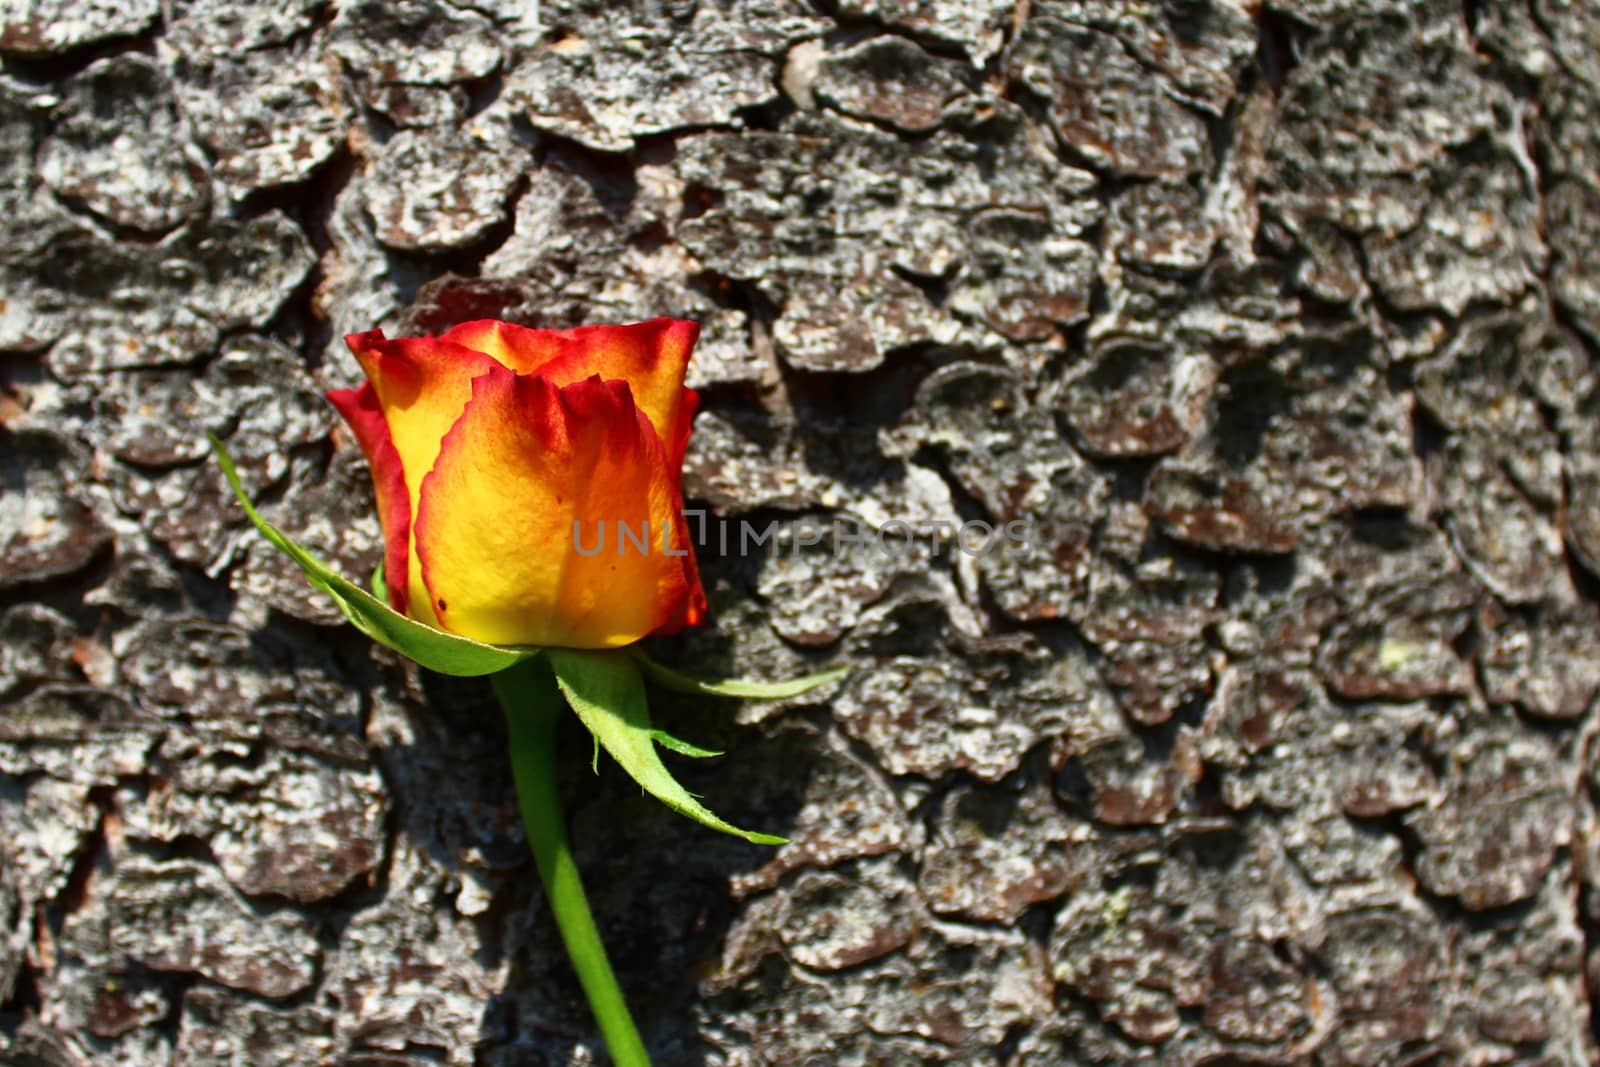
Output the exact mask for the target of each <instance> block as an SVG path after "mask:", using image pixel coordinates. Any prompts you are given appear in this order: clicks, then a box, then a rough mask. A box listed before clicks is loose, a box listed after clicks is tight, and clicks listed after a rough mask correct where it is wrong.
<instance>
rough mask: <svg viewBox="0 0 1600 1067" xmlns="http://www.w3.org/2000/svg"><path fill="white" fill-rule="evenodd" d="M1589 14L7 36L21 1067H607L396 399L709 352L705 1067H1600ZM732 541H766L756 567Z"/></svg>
mask: <svg viewBox="0 0 1600 1067" xmlns="http://www.w3.org/2000/svg"><path fill="white" fill-rule="evenodd" d="M1597 263H1600V8H1597V7H1596V5H1595V4H1593V3H1586V2H1584V0H1525V2H1524V0H1504V2H1501V0H1449V2H1444V0H1415V2H1412V0H1263V2H1260V3H1256V2H1251V0H1157V2H1147V0H1093V2H1090V0H1015V2H1012V0H1006V2H1001V0H815V2H814V3H808V2H806V0H698V2H697V0H630V2H627V3H612V2H609V0H544V3H543V4H542V6H541V8H540V9H539V10H538V11H535V10H534V9H533V8H532V6H531V5H529V4H526V3H524V2H523V0H475V2H470V3H469V2H467V0H460V2H458V3H452V2H450V0H355V2H351V3H340V4H336V5H330V4H328V3H325V2H323V0H283V2H281V3H276V4H272V5H263V6H259V7H258V6H256V5H254V4H244V3H238V4H234V3H229V2H227V0H170V2H166V3H158V2H157V0H115V2H112V0H92V2H85V0H70V2H69V0H0V1062H3V1063H7V1064H19V1065H28V1067H67V1065H91V1064H92V1065H106V1067H153V1065H158V1064H159V1065H168V1064H171V1065H182V1067H202V1065H212V1064H239V1065H249V1067H273V1065H278V1064H282V1065H306V1064H318V1063H328V1064H352V1065H355V1064H362V1065H369V1067H375V1065H379V1064H382V1065H396V1067H398V1065H417V1067H420V1065H424V1064H438V1063H446V1064H452V1065H467V1064H483V1065H488V1067H513V1065H519V1067H520V1065H541V1064H546V1065H552V1067H554V1065H581V1064H596V1063H600V1062H603V1061H604V1060H605V1057H604V1053H603V1050H602V1049H601V1048H600V1047H599V1045H598V1042H597V1038H596V1035H595V1032H594V1030H593V1028H592V1025H591V1022H590V1020H589V1018H588V1015H587V1012H586V1009H585V1007H584V1005H583V1003H582V1000H581V997H580V995H579V993H578V990H577V986H576V983H575V981H574V979H573V977H572V974H571V972H570V970H569V968H568V966H567V964H566V963H565V961H564V959H563V958H562V956H561V953H560V946H559V943H558V941H557V939H556V935H555V931H554V929H553V927H552V924H551V922H550V919H549V916H548V914H547V912H546V909H545V906H544V903H543V900H542V897H541V891H540V890H539V888H538V885H537V880H536V878H535V877H534V874H533V870H532V865H531V862H530V860H529V858H528V854H527V849H526V843H525V841H524V840H523V838H522V834H521V829H520V826H519V824H518V821H517V818H516V814H515V806H514V799H513V795H512V790H511V785H510V776H509V770H508V768H507V766H506V760H505V751H504V733H503V729H502V727H501V725H500V723H499V721H498V718H497V714H496V711H495V709H494V708H493V707H492V705H491V704H490V702H489V699H488V694H487V691H486V687H483V686H481V685H477V684H468V683H458V682H453V681H449V680H445V679H439V678H436V677H430V676H423V675H420V674H419V673H418V672H417V671H416V670H415V669H413V668H409V667H408V666H407V665H405V664H404V663H402V662H401V661H399V660H398V659H397V658H396V657H393V656H390V655H388V654H385V653H383V652H382V651H381V650H376V649H374V648H373V647H372V646H371V645H370V643H369V642H367V641H366V640H365V639H363V638H361V637H360V636H359V635H358V634H356V633H355V632H353V631H352V630H351V629H350V628H348V627H344V626H341V625H340V619H339V616H338V614H337V612H336V611H335V610H333V608H332V605H330V604H328V603H324V602H322V601H320V600H319V599H318V598H317V596H316V595H315V594H313V593H312V591H311V590H310V589H309V588H307V587H306V586H305V585H304V583H303V582H302V581H301V579H300V577H299V575H298V573H297V572H295V571H294V570H293V568H292V566H291V565H290V564H289V563H288V561H287V560H285V559H283V558H281V557H280V556H278V555H277V554H276V553H274V552H273V550H272V549H271V548H270V547H269V546H268V545H266V544H265V543H264V542H263V541H261V540H260V539H259V538H258V537H257V536H255V534H254V533H253V532H252V531H250V530H249V529H248V528H247V527H245V526H244V525H243V524H242V515H241V514H240V512H239V510H238V508H237V507H236V506H235V505H234V504H233V503H232V501H231V500H230V499H229V497H228V495H227V492H226V489H225V487H224V485H223V483H222V479H221V477H220V475H219V473H218V470H217V468H216V466H215V464H214V463H212V462H211V461H210V460H209V459H208V457H207V454H206V445H205V440H204V432H205V431H208V430H209V431H212V432H215V433H217V434H219V435H220V436H222V437H223V438H224V439H225V440H226V441H227V443H228V445H229V447H230V448H231V449H232V451H233V454H234V455H235V456H236V457H237V459H238V461H239V465H240V469H241V471H242V473H243V475H244V478H245V481H246V483H247V485H248V488H249V489H250V491H251V492H252V493H253V494H255V495H256V496H257V497H258V499H260V500H261V501H262V502H263V506H264V510H265V511H266V513H267V515H268V517H269V518H271V519H273V520H274V521H276V522H278V523H280V524H281V525H282V526H283V527H284V528H286V529H287V530H288V531H290V532H291V533H292V534H294V535H295V536H297V537H299V538H301V539H302V540H303V541H304V542H305V543H306V544H308V545H309V546H311V547H312V548H313V549H314V550H316V551H317V552H318V553H320V554H321V555H322V556H323V557H324V558H326V559H328V560H330V561H332V562H334V563H335V564H336V565H338V566H339V567H340V568H341V569H342V570H343V571H344V572H345V573H347V574H350V575H353V576H364V575H366V574H367V573H369V572H370V570H371V568H372V567H373V565H374V564H375V563H376V562H377V560H378V557H379V554H380V544H379V531H378V526H377V522H376V519H375V517H374V515H373V513H372V509H371V506H370V503H369V500H370V487H369V483H368V481H367V475H366V470H365V463H364V461H363V460H362V458H361V456H360V452H359V449H357V448H356V447H355V443H354V441H353V440H352V439H351V438H350V436H349V434H348V433H346V432H344V431H343V430H342V428H340V427H339V426H338V425H337V419H336V417H335V415H334V414H333V412H332V410H331V408H329V406H328V405H327V404H326V403H325V402H324V401H323V399H322V397H321V395H320V393H321V391H322V390H324V389H328V388H334V387H343V386H346V385H350V384H353V383H354V382H355V381H357V380H358V378H359V371H358V369H357V367H356V365H355V362H354V360H353V359H352V358H351V357H350V356H349V355H348V353H347V352H345V351H344V350H343V345H342V343H341V341H340V338H341V336H342V335H343V334H345V333H347V332H350V331H355V330H365V329H370V328H373V327H377V326H382V327H384V328H385V329H386V330H388V332H389V333H390V334H391V335H397V334H402V333H407V332H419V331H434V330H438V329H442V328H444V327H446V326H448V325H450V324H452V323H454V322H458V321H463V320H466V319H470V318H477V317H484V316H496V317H502V318H509V319H513V320H517V321H521V322H525V323H529V324H532V325H538V326H569V325H575V324H579V323H584V322H605V321H625V320H636V319H641V318H647V317H650V316H654V315H674V316H679V317H687V318H693V319H696V320H698V321H699V322H701V323H702V324H703V326H704V335H703V341H702V344H701V347H700V350H699V354H698V357H697V360H696V363H695V365H694V367H693V368H692V372H691V384H692V385H694V386H695V387H697V388H699V389H700V390H701V392H702V397H703V399H704V411H703V414H702V415H701V416H700V418H699V421H698V423H697V426H696V432H695V436H694V439H693V443H692V446H691V449H690V456H689V460H688V465H687V483H686V484H687V492H688V496H689V497H690V498H691V502H699V503H701V504H703V505H705V506H706V507H708V508H709V509H710V510H711V512H712V513H713V516H714V517H715V518H716V519H719V520H723V521H727V522H731V523H733V525H732V526H731V527H729V528H730V529H732V530H733V531H734V532H735V536H737V531H738V529H739V527H738V525H737V524H738V522H739V521H741V520H748V521H750V522H752V523H754V524H756V526H757V527H760V526H764V525H765V524H766V523H767V522H768V521H772V520H782V521H788V520H794V519H798V518H808V519H812V520H826V519H829V518H831V517H833V516H836V515H850V516H856V517H858V518H860V519H862V520H864V521H867V522H871V523H880V522H884V521H886V520H890V519H898V520H906V521H912V522H919V521H955V522H964V521H968V520H974V519H981V520H986V521H989V522H993V523H1005V522H1009V521H1017V520H1024V519H1031V520H1032V521H1033V522H1034V524H1035V526H1034V530H1035V538H1034V540H1033V543H1032V544H1031V545H1029V546H1026V547H1023V546H1018V545H1012V544H1007V545H1004V546H1003V547H1002V548H1001V549H1000V550H997V551H994V552H990V553H988V554H985V555H981V556H976V557H974V556H969V555H966V554H964V553H963V552H961V551H960V550H959V549H957V548H956V547H954V546H952V545H950V544H948V543H945V544H942V545H937V546H935V545H932V544H931V543H930V542H929V541H927V540H926V539H924V540H920V541H919V542H918V544H917V545H916V546H914V547H913V548H912V549H910V550H908V551H904V552H900V553H897V554H891V553H881V552H877V551H874V550H870V549H858V550H853V551H847V552H844V553H841V554H837V555H836V554H834V553H832V552H831V551H828V546H827V545H826V544H824V545H821V546H813V547H806V546H794V545H792V544H790V545H789V546H788V547H785V548H784V550H783V551H781V552H777V553H768V552H767V551H765V550H762V551H755V552H751V553H748V554H740V553H739V552H738V551H736V550H734V549H732V548H730V549H729V550H728V551H725V552H724V551H721V550H718V549H716V548H707V549H705V550H703V551H702V567H703V569H704V572H705V575H706V582H707V588H708V591H709V594H710V597H711V601H712V609H713V611H712V619H711V623H710V625H709V626H708V627H706V628H704V629H702V630H700V631H697V632H694V633H690V634H688V635H685V636H683V637H681V638H678V639H674V640H671V641H664V642H660V643H659V644H658V645H657V646H656V651H657V652H658V654H659V655H661V656H662V657H663V658H665V659H667V660H669V661H672V662H676V663H680V664H682V665H684V666H685V667H686V668H690V669H694V670H697V671H700V672H703V673H707V674H716V673H725V674H739V675H743V676H749V677H772V678H777V677H784V676H787V675H791V674H794V673H798V672H803V671H809V670H813V669H818V668H821V667H824V666H835V665H848V666H850V667H851V668H852V672H851V674H850V675H849V676H848V678H847V679H845V680H844V681H843V682H841V683H839V684H837V685H835V686H833V687H832V688H830V689H829V690H825V691H822V692H820V693H818V694H816V695H814V696H808V697H805V698H801V699H798V700H793V701H790V702H788V703H786V704H780V705H777V706H756V705H743V706H741V705H738V704H735V703H733V702H721V703H716V702H706V701H694V700H688V699H682V698H678V699H668V698H666V697H658V698H657V702H656V703H657V710H658V714H659V717H660V719H661V720H662V721H663V723H664V724H666V725H668V726H669V727H670V728H671V729H673V730H674V732H676V733H678V734H679V735H680V736H684V737H687V738H689V739H691V740H693V741H695V742H697V743H700V744H703V745H706V746H708V747H712V748H718V749H726V750H727V755H726V756H724V757H721V758H719V759H717V760H714V761H710V762H707V763H691V762H690V761H684V760H675V762H674V767H675V768H676V769H678V770H679V771H680V772H681V775H682V777H683V779H684V781H685V782H686V783H687V784H688V786H689V788H691V789H692V790H694V791H695V792H697V793H700V794H703V795H704V796H705V798H706V800H707V802H708V803H709V804H710V806H711V807H713V808H714V809H715V810H717V811H718V812H719V813H720V814H723V815H725V816H726V817H728V818H730V819H731V820H733V821H735V822H738V823H741V824H743V825H749V826H753V827H756V828H759V829H763V830H768V831H773V832H779V833H784V834H786V835H788V836H789V837H790V838H791V841H790V843H789V844H788V845H786V846H784V847H782V848H779V849H777V850H771V849H762V848H758V847H755V846H751V845H747V844H745V843H743V842H740V841H736V840H733V839H728V838H723V837H720V836H717V835H714V834H712V833H710V832H709V831H706V830H704V829H702V828H700V827H699V826H696V825H694V824H691V823H690V822H688V821H686V820H684V819H682V818H680V817H678V816H675V815H673V814H672V813H670V812H668V811H666V810H665V809H663V808H662V807H660V806H659V805H657V804H655V803H653V802H651V801H649V800H648V799H647V798H645V797H643V796H641V795H640V792H639V790H638V789H637V787H635V786H633V785H632V784H631V783H629V782H628V781H626V780H624V779H623V777H622V776H621V775H620V773H619V772H617V771H616V769H615V768H614V767H612V766H608V765H606V764H604V763H602V765H601V766H600V769H599V774H598V776H596V775H595V774H592V773H591V772H590V770H589V765H588V756H589V750H588V748H587V746H586V745H585V744H584V742H583V739H582V738H580V737H579V736H577V734H576V731H574V733H573V736H571V737H570V738H569V740H570V742H571V744H570V752H569V753H568V756H569V758H568V760H567V766H568V772H567V778H566V780H565V783H564V784H565V788H566V792H567V795H568V797H569V798H570V804H571V808H572V813H573V815H572V818H573V828H574V834H575V837H576V841H577V845H578V850H579V854H580V862H581V864H582V867H583V870H584V873H585V875H586V877H587V879H588V880H589V882H590V885H591V886H592V890H593V893H594V896H595V902H596V907H597V910H598V912H599V915H600V922H601V927H602V929H603V930H604V931H605V933H606V936H607V939H608V941H609V943H610V945H611V947H612V951H613V955H614V958H615V960H616V962H617V965H618V969H619V971H620V973H621V977H622V981H623V984H624V986H625V988H626V990H627V992H628V994H629V996H630V998H631V1000H632V1002H633V1004H634V1006H635V1009H636V1011H637V1013H638V1015H639V1017H640V1020H641V1025H642V1027H643V1030H644V1031H645V1034H646V1037H647V1040H648V1042H649V1044H650V1045H651V1047H652V1049H653V1050H654V1052H655V1054H656V1057H657V1063H658V1064H659V1065H661V1067H676V1065H696V1067H791V1065H806V1067H867V1065H889V1064H924V1063H926V1064H941V1063H952V1064H961V1065H963V1067H1055V1065H1072V1064H1110V1063H1126V1062H1135V1061H1137V1062H1145V1063H1158V1064H1182V1065H1195V1067H1199V1065H1211V1067H1222V1065H1225V1064H1227V1065H1243V1064H1251V1065H1266V1064H1304V1063H1312V1064H1321V1065H1328V1067H1334V1065H1375V1064H1393V1065H1400V1064H1474V1065H1475V1064H1527V1065H1534V1064H1538V1065H1552V1067H1553V1065H1558V1064H1559V1065H1580V1064H1588V1063H1592V1062H1594V1050H1595V1036H1594V1030H1593V1028H1592V1024H1591V1009H1592V996H1591V988H1590V976H1591V975H1596V976H1600V955H1596V950H1597V949H1600V943H1597V942H1596V941H1595V940H1594V935H1595V934H1596V933H1597V932H1600V896H1597V892H1596V891H1597V886H1596V884H1595V882H1594V878H1595V876H1596V871H1597V870H1600V837H1597V836H1596V832H1595V830H1596V807H1595V800H1596V797H1597V795H1600V770H1597V767H1600V764H1597V758H1596V753H1595V743H1594V740H1595V726H1596V710H1595V698H1596V689H1597V686H1600V626H1597V623H1600V426H1597V423H1596V419H1595V415H1596V410H1597V407H1600V391H1597V381H1596V373H1595V357H1596V346H1597V345H1600V268H1597V267H1596V264H1597ZM716 528H717V527H716V525H715V524H713V530H715V529H716Z"/></svg>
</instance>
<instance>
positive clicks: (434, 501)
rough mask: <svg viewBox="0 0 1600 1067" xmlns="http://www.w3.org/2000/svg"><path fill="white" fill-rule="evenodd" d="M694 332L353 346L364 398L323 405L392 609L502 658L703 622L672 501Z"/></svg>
mask: <svg viewBox="0 0 1600 1067" xmlns="http://www.w3.org/2000/svg"><path fill="white" fill-rule="evenodd" d="M699 332H700V328H699V327H698V326H697V325H695V324H694V323H692V322H680V321H677V320H674V319H655V320H653V321H651V322H641V323H635V324H632V325H628V326H584V327H580V328H578V329H575V330H531V329H528V328H526V327H523V326H513V325H511V324H510V323H505V322H496V321H494V320H491V319H484V320H481V321H478V322H468V323H464V324H462V325H460V326H457V327H455V328H454V329H452V330H450V331H449V332H448V333H445V334H443V335H442V336H440V337H437V338H435V337H406V338H396V339H394V340H389V339H387V338H385V337H384V336H383V331H381V330H372V331H370V332H367V333H356V334H351V335H350V336H348V337H346V338H345V342H346V343H347V344H348V345H349V346H350V350H351V351H352V352H354V353H355V355H356V359H358V360H359V361H360V362H361V366H362V369H363V370H365V371H366V373H367V382H366V384H365V385H362V386H361V387H360V388H359V389H344V390H339V391H337V392H332V393H329V394H328V399H329V400H331V401H332V402H333V404H334V406H336V407H337V408H338V409H339V413H340V414H341V415H343V416H344V420H345V422H347V423H349V425H350V428H351V430H353V431H354V432H355V436H356V440H357V441H359V442H360V444H361V449H362V451H364V452H365V453H366V455H367V460H368V462H369V463H370V464H371V467H372V482H373V486H374V487H375V489H376V490H377V497H378V517H379V519H380V521H381V522H382V524H383V533H384V540H385V552H384V576H385V581H386V583H387V585H388V591H389V602H390V604H391V605H392V606H393V607H394V608H395V609H396V610H397V611H401V612H404V613H405V614H407V615H409V616H411V617H412V618H414V619H417V620H418V621H420V622H425V623H427V624H429V625H430V626H436V627H438V628H439V629H442V630H449V631H451V632H454V633H458V634H462V635H464V636H467V637H471V638H475V639H477V640H479V641H488V642H492V643H494V644H507V645H541V646H547V647H561V648H612V647H616V646H619V645H626V644H630V643H632V642H634V641H637V640H639V638H641V637H644V636H645V635H646V634H652V633H675V632H677V631H678V630H679V629H681V628H682V627H684V626H692V625H694V624H696V623H698V622H700V620H701V619H702V618H704V616H705V607H706V598H705V592H704V590H702V589H701V587H700V574H699V570H698V569H697V567H696V566H695V559H694V551H693V547H692V546H691V544H690V541H689V532H688V526H687V524H686V523H685V522H684V518H683V514H682V509H683V493H682V489H681V486H680V481H681V477H682V469H683V453H684V449H685V448H686V447H687V445H688V442H689V423H690V421H691V420H692V419H693V417H694V411H695V404H696V397H695V394H694V392H693V390H690V389H686V388H684V385H683V375H684V369H685V367H686V366H687V365H688V362H689V355H690V353H691V352H692V350H693V348H694V342H695V338H696V337H697V336H698V335H699ZM597 545H598V548H597Z"/></svg>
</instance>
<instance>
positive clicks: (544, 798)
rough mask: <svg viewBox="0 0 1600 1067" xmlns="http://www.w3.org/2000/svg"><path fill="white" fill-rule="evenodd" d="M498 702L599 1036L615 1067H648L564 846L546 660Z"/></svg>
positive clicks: (542, 864) (525, 819)
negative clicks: (602, 1039)
mask: <svg viewBox="0 0 1600 1067" xmlns="http://www.w3.org/2000/svg"><path fill="white" fill-rule="evenodd" d="M494 691H495V695H496V696H498V697H499V698H500V706H501V707H502V708H504V709H505V713H506V724H507V728H508V733H509V735H510V741H511V771H512V776H513V777H514V778H515V779H516V783H517V800H518V802H519V803H520V804H521V806H522V824H523V826H524V827H526V828H527V831H528V843H529V844H530V845H531V846H532V847H533V859H534V862H535V863H536V864H537V865H538V868H539V877H540V879H541V880H542V881H543V882H544V888H545V895H546V896H547V897H548V898H549V900H550V910H551V911H552V912H554V913H555V917H556V925H557V926H559V927H560V928H561V940H563V941H565V942H566V945H567V955H568V956H570V957H571V958H572V966H573V969H574V970H576V971H577V972H578V981H579V982H580V983H581V984H582V985H583V991H584V994H585V995H587V996H588V998H589V1008H590V1010H591V1011H593V1012H594V1017H595V1021H596V1022H598V1023H599V1024H600V1034H601V1036H603V1037H604V1038H605V1040H606V1047H607V1048H608V1049H609V1050H610V1051H611V1060H612V1062H613V1063H614V1064H616V1067H650V1056H649V1054H648V1053H647V1052H645V1049H644V1042H643V1041H641V1040H640V1039H639V1031H638V1029H637V1028H636V1027H635V1026H634V1025H633V1017H632V1016H630V1015H629V1014H628V1005H627V1003H626V1002H625V1001H624V1000H623V999H622V990H621V989H620V988H618V986H617V976H616V975H615V974H614V973H612V970H611V963H610V961H609V960H607V959H606V950H605V946H604V945H603V944H601V942H600V931H599V930H598V929H597V928H596V927H595V924H594V915H593V914H592V913H591V912H590V911H589V899H588V897H587V896H585V895H584V892H583V882H582V881H580V880H579V878H578V868H577V865H576V864H575V863H574V862H573V859H572V848H571V846H570V845H569V844H568V842H567V826H566V820H565V819H563V818H562V814H561V794H560V791H559V790H558V789H557V788H556V758H555V757H556V727H557V725H558V724H559V723H560V721H561V713H562V711H563V702H562V700H561V694H560V690H558V689H557V688H556V680H555V675H553V674H552V673H551V671H550V665H549V664H548V663H546V662H545V658H544V657H543V656H535V657H534V658H533V659H530V660H527V661H524V662H523V663H520V664H518V665H517V666H515V667H512V668H510V669H508V670H504V671H501V672H500V673H499V674H496V675H495V676H494Z"/></svg>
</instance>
